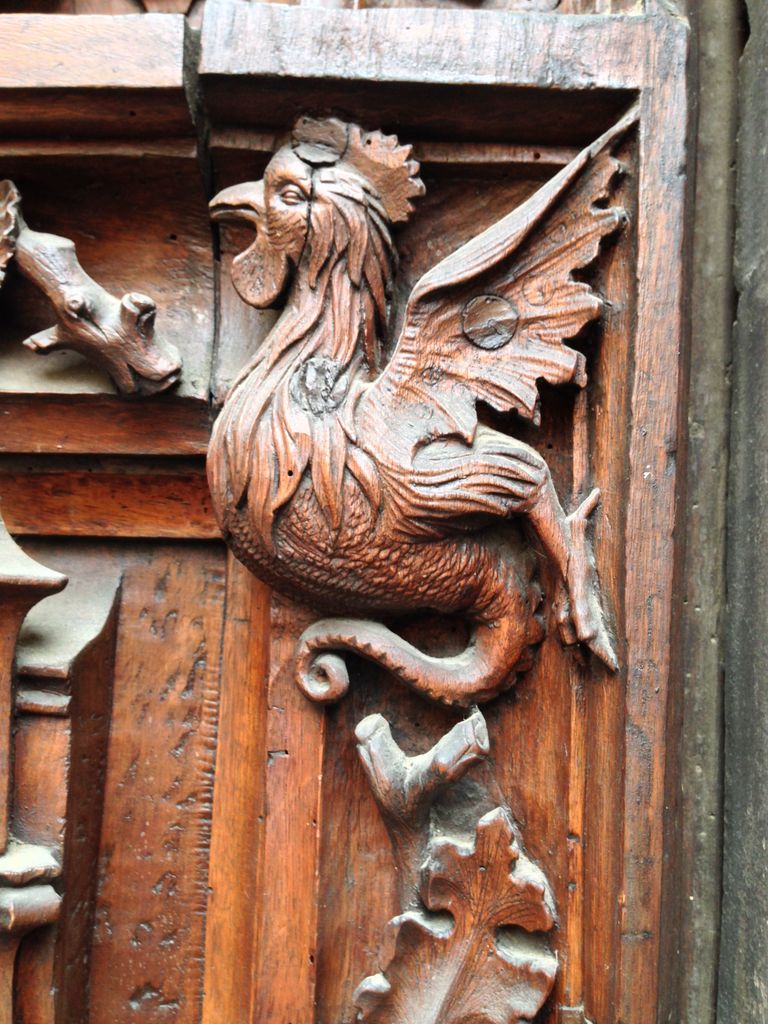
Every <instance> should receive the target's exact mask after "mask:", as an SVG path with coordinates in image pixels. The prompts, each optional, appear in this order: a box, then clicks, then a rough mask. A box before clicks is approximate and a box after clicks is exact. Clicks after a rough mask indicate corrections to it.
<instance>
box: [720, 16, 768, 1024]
mask: <svg viewBox="0 0 768 1024" xmlns="http://www.w3.org/2000/svg"><path fill="white" fill-rule="evenodd" d="M747 13H748V17H749V29H750V35H749V39H748V40H747V42H746V46H745V49H744V55H743V57H742V61H741V75H740V82H739V97H740V112H741V118H740V125H739V135H738V172H737V225H736V250H735V284H736V288H737V290H738V306H737V319H736V327H735V333H734V344H733V370H732V372H733V412H732V419H731V447H730V460H731V461H730V474H729V496H728V501H729V532H728V642H727V662H726V682H725V688H724V693H725V712H724V713H725V785H724V811H725V817H724V820H725V834H724V842H723V854H724V858H723V917H722V931H721V937H720V973H719V984H718V1012H719V1015H720V1017H719V1019H722V1020H723V1021H724V1022H725V1021H731V1020H739V1021H744V1022H745V1024H747V1022H749V1024H762V1022H763V1021H765V1020H766V1019H768V981H767V979H768V861H766V858H765V854H764V848H765V837H766V834H768V796H767V793H768V790H766V781H768V731H767V730H766V727H765V723H766V720H767V718H768V688H767V687H766V675H767V674H768V640H767V637H766V632H765V628H764V624H765V621H766V615H768V573H767V572H766V559H765V551H766V544H767V543H768V537H767V536H766V519H765V502H766V479H768V476H767V474H768V418H767V417H766V405H765V397H764V396H765V389H766V384H767V383H768V380H767V379H766V360H765V279H766V272H767V271H768V216H767V215H766V205H765V177H764V175H763V174H762V172H761V170H760V164H761V161H762V160H763V157H764V153H765V123H766V122H765V119H766V117H767V116H768V96H767V95H766V91H765V88H764V83H765V75H766V70H768V8H766V7H765V5H764V4H761V3H756V2H752V0H749V2H748V3H747Z"/></svg>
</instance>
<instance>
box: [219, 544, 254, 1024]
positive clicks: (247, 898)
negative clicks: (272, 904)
mask: <svg viewBox="0 0 768 1024" xmlns="http://www.w3.org/2000/svg"><path fill="white" fill-rule="evenodd" d="M269 628H270V593H269V589H268V588H267V587H266V586H265V585H264V584H263V583H261V582H260V581H258V580H256V579H254V577H253V576H252V575H251V574H250V573H249V572H248V571H247V570H246V569H244V568H243V566H241V565H240V564H239V562H237V561H236V560H235V559H234V558H233V557H232V556H231V555H230V556H229V558H228V560H227V595H226V625H225V627H224V639H223V653H222V665H221V711H220V716H219V744H218V749H217V755H216V781H215V786H214V800H213V816H212V837H211V860H210V873H209V876H208V887H209V892H210V896H209V901H208V913H207V915H206V934H205V945H206V950H207V951H211V950H216V954H215V955H210V953H209V954H208V955H206V958H205V1002H204V1006H203V1016H202V1021H203V1024H219V1022H221V1021H226V1020H232V1021H235V1020H237V1019H238V1018H244V1019H248V1016H249V1015H250V1001H251V995H250V993H251V988H252V978H253V975H254V971H255V970H256V968H257V964H258V955H259V944H258V925H259V918H260V908H259V905H258V903H257V902H256V900H255V899H254V894H256V893H260V892H262V891H263V888H264V884H265V882H264V880H265V872H266V865H265V863H264V858H263V857H262V855H261V844H262V842H263V837H264V829H265V821H264V806H265V796H264V790H265V784H266V771H267V762H268V760H269V756H268V755H265V752H264V751H265V729H266V720H267V697H266V681H267V676H268V672H269V639H268V638H269ZM235 879H237V882H236V883H235V882H234V880H235Z"/></svg>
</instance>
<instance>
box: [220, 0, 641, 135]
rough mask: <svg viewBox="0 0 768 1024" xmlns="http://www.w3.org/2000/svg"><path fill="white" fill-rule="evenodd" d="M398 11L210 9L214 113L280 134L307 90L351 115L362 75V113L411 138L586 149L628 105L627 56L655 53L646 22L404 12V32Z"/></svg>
mask: <svg viewBox="0 0 768 1024" xmlns="http://www.w3.org/2000/svg"><path fill="white" fill-rule="evenodd" d="M403 17H404V15H403V12H400V11H397V10H380V11H376V10H374V11H360V12H349V11H338V10H330V9H325V8H324V9H316V10H311V11H310V10H307V9H304V8H297V7H284V6H281V5H268V4H253V5H249V4H230V3H227V2H224V3H218V4H214V5H209V6H208V7H207V8H206V13H205V20H204V28H203V42H202V55H201V61H200V75H201V87H202V89H203V91H204V93H205V96H206V100H207V103H208V109H209V112H210V115H211V117H212V119H213V121H214V122H215V123H216V124H218V125H221V124H230V125H249V124H250V125H258V126H260V128H261V129H262V130H263V129H264V128H268V127H275V128H280V129H283V128H284V126H285V125H286V124H289V123H290V122H291V121H292V120H293V119H294V118H295V116H296V113H297V112H298V111H299V110H301V109H302V106H303V105H304V104H306V103H307V97H308V96H309V95H311V96H312V105H314V106H315V107H317V106H318V104H319V105H322V106H328V107H331V108H338V109H342V110H348V109H349V84H348V83H351V82H355V83H356V84H355V86H354V107H355V112H356V116H357V117H358V119H359V120H361V121H366V122H369V121H370V122H373V123H375V124H377V125H381V127H383V128H395V127H396V128H397V130H398V132H399V133H400V135H401V136H403V137H406V136H407V134H408V133H410V134H411V136H413V137H415V138H419V137H420V136H422V135H424V136H426V137H429V138H431V139H436V140H440V139H445V138H451V139H457V140H458V139H472V140H473V141H485V140H488V141H497V142H498V141H515V142H530V143H534V144H552V145H559V144H563V143H565V144H574V143H575V144H579V143H587V142H589V141H591V140H592V139H593V138H594V135H595V123H596V121H597V122H602V123H604V124H611V123H613V122H614V121H615V120H617V118H618V116H619V114H620V113H621V112H622V111H623V109H625V108H626V106H628V103H629V100H630V98H631V97H630V96H629V94H627V93H625V92H624V90H625V89H631V88H632V86H633V84H635V81H636V77H635V71H636V68H635V62H634V57H633V55H634V54H635V53H637V52H646V51H647V50H648V49H649V47H650V46H651V45H652V40H653V37H654V34H655V31H656V25H655V23H654V21H653V19H647V18H636V19H632V20H631V21H629V22H628V21H627V20H626V19H621V18H605V19H599V20H598V19H594V18H584V19H583V21H580V22H578V23H577V25H575V24H574V23H573V21H572V20H571V19H565V18H553V17H551V16H548V15H533V14H531V15H520V14H500V13H499V12H493V11H490V12H480V11H458V10H452V11H441V10H434V9H432V10H430V9H425V8H419V9H415V10H409V11H408V12H407V24H408V28H407V30H404V29H403ZM574 29H576V31H574ZM500 38H503V39H504V41H505V45H504V46H503V47H499V45H498V41H499V39H500ZM393 39H397V45H392V42H391V41H392V40H393ZM457 40H462V45H461V46H457ZM630 40H631V41H630ZM330 41H332V45H330ZM553 53H557V54H558V59H557V60H556V61H553V60H552V58H551V54H553ZM489 55H493V57H492V58H490V60H489ZM235 83H237V85H236V86H235ZM345 83H346V84H345ZM415 83H419V102H418V103H414V102H413V96H414V93H413V87H414V84H415ZM510 83H515V84H514V85H511V84H510ZM560 89H563V90H564V91H563V92H560V91H559V90H560Z"/></svg>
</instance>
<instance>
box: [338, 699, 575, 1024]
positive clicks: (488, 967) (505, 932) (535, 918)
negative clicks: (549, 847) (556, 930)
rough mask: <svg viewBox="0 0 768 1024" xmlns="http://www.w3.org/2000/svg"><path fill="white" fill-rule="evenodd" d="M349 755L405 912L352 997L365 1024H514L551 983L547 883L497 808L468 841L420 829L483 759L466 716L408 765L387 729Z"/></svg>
mask: <svg viewBox="0 0 768 1024" xmlns="http://www.w3.org/2000/svg"><path fill="white" fill-rule="evenodd" d="M356 734H357V738H358V740H359V746H358V751H359V753H360V757H361V760H362V762H363V765H364V767H365V770H366V774H367V775H368V779H369V782H370V783H371V788H372V790H373V794H374V797H375V798H376V802H377V804H378V805H379V808H380V810H381V813H382V817H383V819H384V822H385V824H386V826H387V830H388V832H389V834H390V839H391V841H392V847H393V851H394V856H395V864H396V867H397V871H398V877H399V879H400V888H401V899H402V904H403V908H404V912H403V913H401V914H400V915H399V916H398V917H396V918H394V919H393V920H392V921H391V922H390V924H389V934H388V941H387V943H386V948H385V951H384V953H383V964H382V970H381V972H380V973H379V974H375V975H372V976H371V977H369V978H366V979H365V980H364V981H363V982H362V983H361V984H360V985H359V986H358V988H357V991H356V993H355V1003H356V1006H357V1008H358V1011H359V1019H360V1020H362V1021H365V1022H366V1024H481V1022H483V1024H517V1022H518V1021H521V1020H531V1019H532V1018H533V1017H534V1016H535V1015H536V1014H537V1013H538V1012H539V1010H540V1009H541V1007H542V1005H543V1004H544V1001H545V1000H546V998H547V996H548V995H549V993H550V991H551V989H552V986H553V984H554V979H555V974H556V972H557V959H556V957H555V956H554V955H553V954H552V952H551V950H550V949H549V946H548V944H547V941H546V937H545V935H546V933H547V932H549V931H550V930H551V929H552V928H553V927H554V922H555V912H554V903H553V899H552V894H551V891H550V888H549V885H548V883H547V881H546V879H545V877H544V875H543V873H542V872H541V871H540V869H539V868H538V867H536V865H535V864H533V863H532V862H531V861H530V860H529V859H528V858H527V857H526V856H525V854H524V853H523V851H522V850H521V848H520V845H519V843H518V840H517V837H516V835H515V832H514V829H513V826H512V821H511V818H510V816H509V814H508V812H507V811H506V810H504V809H503V808H501V807H497V808H496V809H495V810H493V811H491V812H489V813H488V814H486V815H484V816H483V817H482V818H481V819H480V821H479V822H478V823H477V826H476V829H475V834H474V835H473V836H470V837H466V838H465V837H462V836H458V835H450V836H446V835H443V834H441V833H440V832H439V831H438V832H434V833H432V831H431V829H430V810H431V808H432V805H433V803H434V801H435V800H436V799H437V798H438V797H439V796H440V795H441V794H442V793H443V792H444V791H445V790H446V788H447V787H448V786H449V785H450V784H452V783H455V782H457V781H458V780H459V779H460V778H461V777H462V776H463V775H464V774H465V773H466V772H467V770H468V769H469V768H470V767H471V766H472V765H475V764H477V763H479V762H480V761H482V760H484V759H485V758H486V757H487V755H488V752H489V742H488V732H487V729H486V725H485V720H484V718H483V716H482V715H481V713H480V712H479V711H478V710H476V711H474V712H473V714H472V715H471V716H470V717H469V718H467V719H465V720H464V721H462V722H459V723H458V724H457V725H455V726H454V727H453V729H451V731H450V732H449V733H447V734H446V735H445V736H443V737H442V738H441V739H440V740H439V741H438V742H437V743H436V744H435V745H434V746H433V747H432V749H431V750H429V751H427V752H426V753H425V754H420V755H417V756H415V757H408V756H407V755H406V754H405V753H404V752H403V751H402V749H401V748H400V747H399V746H398V744H397V743H396V742H395V740H394V739H393V737H392V733H391V730H390V726H389V723H388V722H387V721H386V720H385V719H384V718H383V717H382V716H381V715H371V716H369V717H368V718H366V719H364V720H363V721H362V722H360V724H359V725H358V727H357V730H356Z"/></svg>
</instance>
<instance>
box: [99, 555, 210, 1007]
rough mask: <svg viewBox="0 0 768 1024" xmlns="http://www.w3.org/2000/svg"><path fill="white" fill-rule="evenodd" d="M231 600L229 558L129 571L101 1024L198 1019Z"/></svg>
mask: <svg viewBox="0 0 768 1024" xmlns="http://www.w3.org/2000/svg"><path fill="white" fill-rule="evenodd" d="M223 596H224V580H223V562H222V556H221V552H220V550H219V549H218V548H212V547H203V546H200V547H197V546H187V547H185V548H183V549H182V548H180V547H177V548H168V547H166V548H155V549H153V550H152V552H151V553H149V552H148V553H147V554H145V555H143V556H140V557H138V558H136V559H135V560H133V559H129V560H128V562H127V564H126V566H125V576H124V582H123V598H122V609H121V616H120V624H119V640H118V652H117V661H116V668H115V704H114V712H113V719H112V731H111V738H110V749H109V760H108V765H107V777H106V787H105V810H104V820H103V829H102V844H101V852H100V869H99V893H98V898H97V905H96V920H97V925H96V935H95V945H94V951H93V969H92V976H91V992H92V1002H91V1007H92V1008H91V1021H92V1022H93V1024H111V1022H113V1021H122V1020H157V1019H161V1018H162V1017H163V1015H168V1016H169V1017H170V1018H171V1019H174V1020H176V1021H179V1022H182V1021H183V1022H185V1024H186V1022H190V1024H191V1022H193V1021H197V1020H198V1019H199V1003H200V999H201V995H202V946H203V932H204V917H205V907H206V902H207V874H208V870H207V859H208V857H207V846H208V834H209V828H210V806H211V790H212V781H213V780H212V772H213V760H214V736H215V721H216V708H217V692H218V664H219V656H220V640H221V626H222V610H223Z"/></svg>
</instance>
